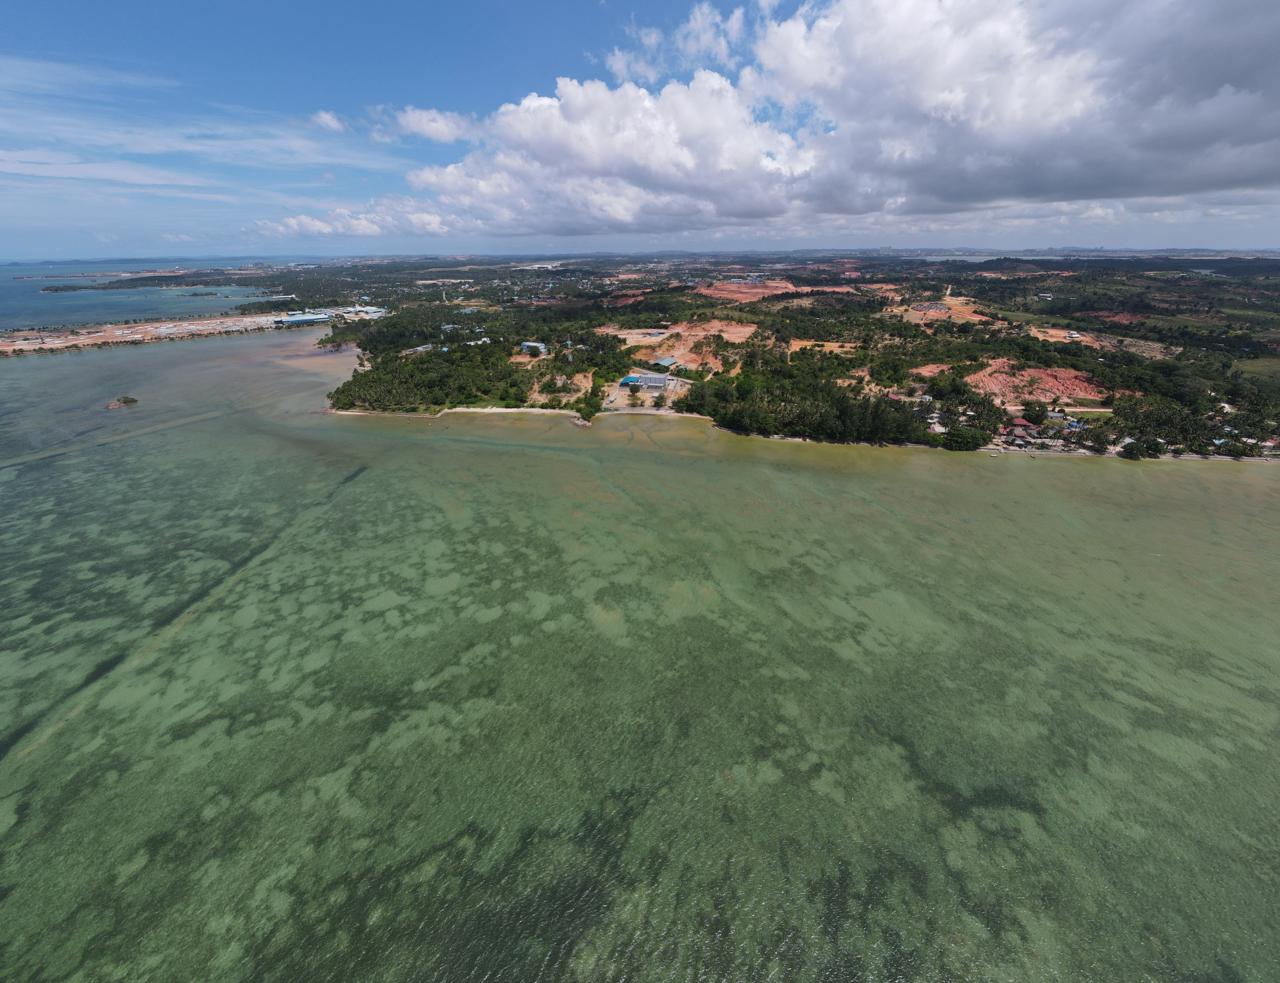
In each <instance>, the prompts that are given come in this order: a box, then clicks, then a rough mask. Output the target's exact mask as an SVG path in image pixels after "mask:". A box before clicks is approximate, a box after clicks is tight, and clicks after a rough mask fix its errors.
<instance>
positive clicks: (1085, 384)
mask: <svg viewBox="0 0 1280 983" xmlns="http://www.w3.org/2000/svg"><path fill="white" fill-rule="evenodd" d="M1012 367H1013V362H1012V361H1011V360H1010V359H1007V358H998V359H996V360H995V361H994V362H992V363H991V364H990V365H988V366H987V367H986V368H985V369H981V370H980V371H978V372H975V373H973V374H972V375H970V376H967V377H966V381H967V382H968V383H969V385H971V386H973V388H974V389H976V390H978V392H981V393H987V394H989V395H990V396H992V397H993V398H994V399H995V400H996V401H997V402H999V401H1001V400H1003V401H1004V402H1008V403H1020V402H1021V401H1022V400H1024V399H1040V400H1044V401H1045V402H1052V401H1053V399H1054V398H1055V397H1057V398H1058V399H1060V400H1062V401H1064V402H1074V401H1076V400H1080V399H1102V398H1103V397H1105V396H1106V395H1107V393H1106V391H1105V390H1103V389H1100V388H1098V387H1097V386H1096V385H1094V384H1093V383H1092V382H1090V381H1089V377H1088V376H1087V375H1085V373H1083V372H1081V371H1079V370H1078V369H1023V370H1022V371H1021V372H1012V371H1010V370H1011V369H1012Z"/></svg>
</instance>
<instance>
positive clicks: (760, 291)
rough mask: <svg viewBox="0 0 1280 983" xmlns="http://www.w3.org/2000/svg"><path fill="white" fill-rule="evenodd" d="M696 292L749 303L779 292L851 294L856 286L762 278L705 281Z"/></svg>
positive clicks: (739, 302) (733, 301)
mask: <svg viewBox="0 0 1280 983" xmlns="http://www.w3.org/2000/svg"><path fill="white" fill-rule="evenodd" d="M695 293H700V294H702V295H703V296H704V297H711V298H713V299H715V300H725V301H729V302H730V303H733V304H748V303H751V302H752V301H755V300H763V299H764V298H765V297H774V296H776V295H778V294H795V293H802V294H814V293H818V294H851V293H857V288H856V287H797V286H796V285H795V284H794V283H792V282H791V281H790V280H761V281H759V282H757V283H723V282H722V283H704V284H703V285H702V286H700V287H698V289H697V290H696V291H695Z"/></svg>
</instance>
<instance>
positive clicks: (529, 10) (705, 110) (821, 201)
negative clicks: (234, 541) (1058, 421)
mask: <svg viewBox="0 0 1280 983" xmlns="http://www.w3.org/2000/svg"><path fill="white" fill-rule="evenodd" d="M1278 46H1280V4H1278V3H1276V2H1275V0H1213V2H1204V0H811V2H807V3H803V4H797V3H796V2H794V0H791V2H788V0H751V2H749V3H745V4H743V5H740V6H738V5H730V4H720V5H717V4H714V3H707V2H697V3H692V4H691V3H689V2H688V0H683V2H674V0H659V2H651V0H647V2H645V3H643V4H634V3H626V2H622V0H590V2H587V0H561V2H558V3H555V4H531V3H527V2H514V0H506V2H498V0H469V2H467V3H465V4H447V5H445V4H425V3H422V2H413V3H409V2H398V0H366V2H365V3H364V4H360V5H356V6H355V7H352V6H351V5H349V4H345V3H337V2H334V0H310V2H308V3H305V4H304V3H300V2H295V0H272V2H270V3H263V2H261V0H258V2H255V3H253V4H250V3H247V2H243V0H221V2H220V3H218V4H216V5H212V6H210V5H190V4H174V3H173V2H172V0H168V2H166V3H164V4H161V3H159V2H152V0H145V2H144V0H116V2H114V3H112V4H87V3H83V2H76V3H66V2H63V0H41V2H40V3H36V2H34V0H10V2H9V3H8V4H6V11H5V15H4V23H3V28H2V29H0V259H7V260H22V259H58V258H82V257H102V256H215V255H263V256H267V255H374V254H397V253H399V254H404V253H418V254H422V253H436V254H439V253H465V252H498V253H517V252H518V253H539V252H542V253H547V252H550V253H572V252H586V251H650V250H657V249H688V250H700V249H711V250H716V249H743V248H752V249H790V248H848V249H863V248H874V247H882V246H894V247H924V246H974V247H978V248H1000V249H1014V248H1034V247H1047V246H1105V247H1117V248H1160V247H1170V248H1171V247H1182V248H1191V247H1211V248H1238V249H1260V248H1280V233H1278V232H1277V229H1280V58H1277V57H1276V56H1275V52H1276V50H1277V47H1278Z"/></svg>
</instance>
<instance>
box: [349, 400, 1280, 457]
mask: <svg viewBox="0 0 1280 983" xmlns="http://www.w3.org/2000/svg"><path fill="white" fill-rule="evenodd" d="M324 412H325V413H326V414H329V415H332V416H369V417H384V418H390V419H400V420H427V421H430V420H436V419H439V418H440V417H442V416H446V415H448V414H451V413H455V414H472V415H506V414H513V413H526V414H541V415H546V416H569V417H573V421H572V422H573V423H574V425H575V426H580V427H590V426H591V425H592V423H594V421H595V420H596V419H599V418H600V417H604V416H609V417H617V416H651V417H666V418H668V419H672V420H700V421H703V422H705V423H708V424H709V425H710V427H711V429H712V430H718V431H719V432H720V433H724V434H729V435H731V436H734V437H743V438H746V439H748V440H770V441H780V442H783V443H794V444H813V445H815V446H819V447H870V448H884V447H898V448H903V449H907V450H922V451H938V452H939V453H945V454H956V455H957V456H959V457H964V456H965V455H970V456H979V455H983V454H985V455H986V456H987V457H1022V458H1029V459H1030V460H1033V461H1034V460H1035V459H1036V458H1038V457H1052V458H1074V459H1083V460H1094V459H1096V460H1107V459H1112V460H1120V459H1121V458H1120V452H1119V451H1118V450H1109V451H1107V453H1105V454H1095V453H1093V452H1092V451H1087V450H1049V449H1046V450H1025V449H1021V448H1019V449H1009V448H1002V447H999V446H998V445H992V444H988V445H987V446H985V447H980V448H978V449H977V450H975V451H947V450H945V449H944V448H942V447H930V446H928V445H927V444H867V443H835V442H832V441H825V440H813V439H811V438H809V437H790V436H787V435H785V434H756V433H739V432H738V431H736V430H730V429H728V428H727V427H722V426H720V425H719V424H718V423H716V422H715V420H713V419H712V418H711V417H709V416H704V415H702V414H701V413H675V412H672V411H668V410H652V409H627V410H606V411H604V412H602V413H599V414H597V415H596V417H594V418H593V419H592V420H584V419H583V418H582V417H581V416H580V415H579V414H578V413H577V412H576V411H574V410H564V409H546V408H543V407H540V406H451V407H449V408H448V409H443V410H440V411H439V412H438V413H398V412H396V411H394V410H335V409H332V408H329V407H326V408H325V410H324ZM1174 461H1201V462H1206V463H1212V462H1215V461H1221V462H1226V463H1229V464H1270V463H1275V462H1280V455H1274V454H1272V455H1263V456H1261V457H1240V458H1235V457H1222V456H1220V455H1216V454H1215V455H1213V456H1210V457H1204V456H1202V455H1199V454H1183V455H1182V456H1180V457H1175V456H1174V455H1172V454H1168V455H1164V456H1162V457H1156V458H1143V460H1142V461H1134V462H1131V463H1134V464H1141V463H1144V462H1152V463H1155V462H1174Z"/></svg>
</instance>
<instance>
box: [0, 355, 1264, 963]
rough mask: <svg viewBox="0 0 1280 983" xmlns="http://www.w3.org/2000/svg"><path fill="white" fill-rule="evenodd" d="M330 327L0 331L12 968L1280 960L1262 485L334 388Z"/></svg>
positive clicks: (3, 815)
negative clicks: (157, 333)
mask: <svg viewBox="0 0 1280 983" xmlns="http://www.w3.org/2000/svg"><path fill="white" fill-rule="evenodd" d="M317 334H318V333H317V332H301V331H299V332H290V333H288V334H265V335H256V336H253V337H245V338H226V339H219V340H218V341H209V342H202V343H199V344H190V345H148V346H142V347H136V348H130V349H127V350H125V349H110V350H100V351H92V352H80V353H74V354H67V355H59V356H56V357H49V358H24V359H21V360H18V359H11V360H6V361H0V495H2V496H3V501H4V503H5V516H4V521H3V522H0V554H2V555H3V556H4V557H5V558H6V562H5V563H4V564H3V565H0V977H3V978H5V979H37V978H42V979H50V980H54V979H75V978H81V979H109V978H126V979H130V980H144V981H145V980H156V981H166V983H167V981H171V980H176V979H202V980H262V979H306V980H347V979H379V980H411V979H431V980H449V981H464V983H465V981H476V983H479V981H481V980H490V981H492V980H496V979H504V980H505V979H511V980H539V979H541V980H579V981H597V980H621V979H624V978H625V979H627V980H636V981H648V980H654V981H658V980H661V981H669V980H698V979H702V980H733V981H748V983H750V981H764V980H778V979H791V980H806V981H807V980H856V979H865V980H930V981H943V980H982V979H1016V980H1031V981H1039V980H1044V981H1050V980H1108V981H1109V980H1126V981H1127V980H1224V981H1225V980H1249V981H1255V980H1256V981H1263V980H1271V979H1275V978H1277V976H1280V944H1278V943H1277V939H1276V934H1275V930H1274V928H1275V924H1274V923H1275V918H1274V912H1275V911H1276V910H1277V908H1278V907H1280V893H1278V892H1280V888H1278V886H1277V885H1280V877H1278V876H1277V867H1276V850H1275V846H1276V824H1275V812H1276V805H1277V802H1280V777H1278V775H1277V771H1276V769H1275V767H1274V755H1275V746H1276V737H1277V728H1278V727H1280V717H1278V715H1277V706H1280V660H1278V656H1277V649H1276V646H1275V628H1276V618H1275V614H1274V609H1275V592H1274V585H1275V583H1276V582H1277V578H1278V577H1280V524H1278V523H1280V520H1278V519H1277V516H1278V515H1280V509H1277V503H1278V501H1280V471H1277V469H1275V468H1274V467H1271V466H1268V465H1252V464H1247V463H1234V462H1231V461H1223V462H1220V463H1216V464H1213V465H1206V464H1199V463H1183V464H1173V463H1168V462H1136V463H1134V464H1133V465H1132V466H1123V467H1122V466H1117V465H1116V464H1115V463H1114V462H1108V461H1100V460H1091V459H1086V460H1080V461H1074V460H1073V461H1066V460H1060V459H1051V458H1040V459H1038V460H1031V459H1030V458H1026V457H1021V456H1019V457H1008V456H1006V457H1001V458H998V459H992V458H989V457H988V456H986V455H955V454H953V455H948V454H944V453H942V452H939V451H932V450H925V449H919V448H865V447H837V446H828V445H818V444H810V443H786V442H780V441H764V440H755V439H748V438H744V437H740V436H736V435H733V434H729V433H726V432H724V431H721V430H716V429H714V428H712V427H710V426H709V425H707V424H706V423H705V422H704V421H697V420H691V419H681V418H678V417H665V416H627V415H624V414H604V415H601V416H600V417H599V418H598V419H597V421H596V424H595V425H594V426H593V427H591V428H581V427H575V426H573V425H572V422H571V421H570V419H569V418H567V417H565V416H554V415H551V414H541V415H520V414H511V415H504V416H501V417H490V416H484V415H480V414H477V415H469V416H468V415H455V414H450V415H444V416H439V417H426V416H422V415H418V416H414V417H411V418H406V417H400V418H389V417H351V416H338V415H335V414H330V413H325V412H324V411H323V409H324V402H325V400H324V394H325V393H326V392H327V391H329V390H331V389H332V387H333V386H334V385H336V383H337V381H338V380H339V379H341V378H344V377H346V376H347V375H349V373H350V371H351V368H352V364H351V363H352V358H353V356H352V355H351V354H350V353H345V354H339V355H325V354H323V353H322V352H318V351H316V350H315V347H314V342H315V340H316V337H317ZM119 393H131V394H133V395H134V396H135V397H137V399H138V402H137V403H136V404H133V405H130V406H127V407H124V408H121V409H118V410H111V411H107V410H104V409H102V406H103V404H104V402H105V401H106V400H108V399H110V398H111V397H113V396H115V395H116V394H119Z"/></svg>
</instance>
